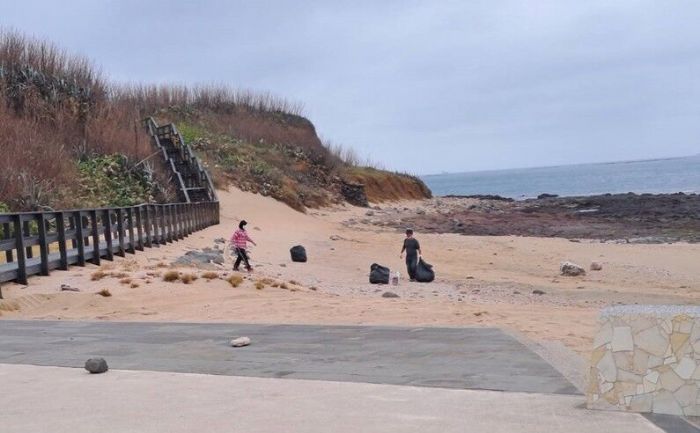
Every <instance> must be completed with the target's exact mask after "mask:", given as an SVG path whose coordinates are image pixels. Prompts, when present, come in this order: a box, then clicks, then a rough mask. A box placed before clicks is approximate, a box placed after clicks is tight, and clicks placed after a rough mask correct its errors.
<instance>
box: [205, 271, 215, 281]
mask: <svg viewBox="0 0 700 433" xmlns="http://www.w3.org/2000/svg"><path fill="white" fill-rule="evenodd" d="M202 278H204V279H206V280H215V279H217V278H219V273H218V272H214V271H208V272H205V273H203V274H202Z"/></svg>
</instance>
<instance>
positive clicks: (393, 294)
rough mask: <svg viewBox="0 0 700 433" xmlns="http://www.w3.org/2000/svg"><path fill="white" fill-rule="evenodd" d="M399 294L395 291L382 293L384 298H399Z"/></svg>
mask: <svg viewBox="0 0 700 433" xmlns="http://www.w3.org/2000/svg"><path fill="white" fill-rule="evenodd" d="M398 297H399V295H397V294H396V293H394V292H384V293H382V298H398Z"/></svg>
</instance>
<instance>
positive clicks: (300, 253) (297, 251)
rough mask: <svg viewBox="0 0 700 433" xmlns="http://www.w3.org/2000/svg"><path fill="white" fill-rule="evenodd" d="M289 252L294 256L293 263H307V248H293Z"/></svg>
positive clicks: (299, 246)
mask: <svg viewBox="0 0 700 433" xmlns="http://www.w3.org/2000/svg"><path fill="white" fill-rule="evenodd" d="M289 252H290V253H291V254H292V261H293V262H302V263H305V262H306V248H304V247H302V246H301V245H297V246H294V247H292V248H291V249H290V250H289Z"/></svg>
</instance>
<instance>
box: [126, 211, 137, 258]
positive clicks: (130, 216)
mask: <svg viewBox="0 0 700 433" xmlns="http://www.w3.org/2000/svg"><path fill="white" fill-rule="evenodd" d="M126 219H127V227H128V231H129V242H128V243H127V244H126V252H127V253H131V254H136V248H135V247H136V240H135V239H134V211H133V208H131V207H128V208H126Z"/></svg>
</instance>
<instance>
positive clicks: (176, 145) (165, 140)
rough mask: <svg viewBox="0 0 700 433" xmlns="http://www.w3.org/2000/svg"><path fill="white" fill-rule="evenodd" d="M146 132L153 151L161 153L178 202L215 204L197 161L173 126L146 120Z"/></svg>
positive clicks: (209, 185)
mask: <svg viewBox="0 0 700 433" xmlns="http://www.w3.org/2000/svg"><path fill="white" fill-rule="evenodd" d="M146 128H147V129H148V131H149V133H150V135H151V137H153V141H154V144H155V145H156V147H158V148H159V149H160V150H161V151H162V154H163V158H164V160H165V162H166V164H168V165H169V166H170V169H171V171H172V180H173V183H174V184H175V186H176V188H177V190H178V195H179V199H180V200H181V201H183V202H186V203H197V202H215V201H218V199H217V197H216V190H215V189H214V185H213V184H212V182H211V178H210V176H209V173H207V171H206V170H205V169H204V168H203V167H202V164H201V162H200V161H199V158H197V157H196V156H195V155H194V152H192V148H190V146H189V145H188V144H187V143H185V140H184V139H183V138H182V135H180V133H179V132H178V131H177V128H176V127H175V125H174V124H172V123H170V124H167V125H163V126H158V124H157V123H156V121H155V120H154V119H153V118H151V117H149V118H148V119H146Z"/></svg>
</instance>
